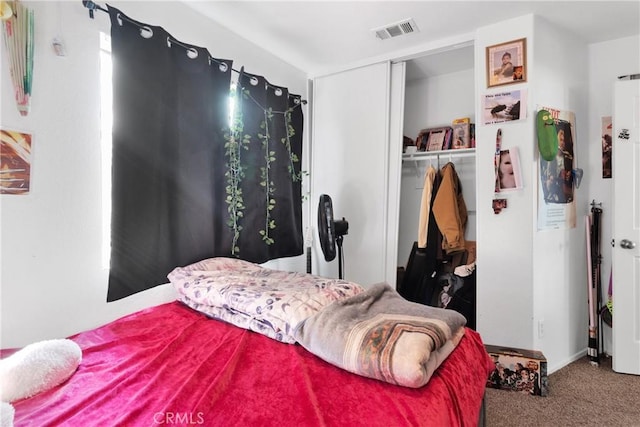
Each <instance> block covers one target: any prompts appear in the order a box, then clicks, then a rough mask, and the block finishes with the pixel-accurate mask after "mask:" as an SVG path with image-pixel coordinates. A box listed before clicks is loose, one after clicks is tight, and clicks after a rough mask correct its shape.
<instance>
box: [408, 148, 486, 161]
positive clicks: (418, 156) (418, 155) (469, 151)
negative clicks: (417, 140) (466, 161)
mask: <svg viewBox="0 0 640 427" xmlns="http://www.w3.org/2000/svg"><path fill="white" fill-rule="evenodd" d="M475 155H476V149H475V148H462V149H452V150H440V151H418V152H415V153H403V154H402V160H413V161H419V160H431V159H438V160H440V157H451V158H453V157H455V158H461V157H474V156H475Z"/></svg>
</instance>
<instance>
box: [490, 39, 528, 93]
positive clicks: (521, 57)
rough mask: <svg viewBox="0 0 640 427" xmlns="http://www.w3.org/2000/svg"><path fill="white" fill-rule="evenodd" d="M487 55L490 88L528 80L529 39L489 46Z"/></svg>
mask: <svg viewBox="0 0 640 427" xmlns="http://www.w3.org/2000/svg"><path fill="white" fill-rule="evenodd" d="M486 55H487V58H486V61H487V87H488V88H490V87H494V86H501V85H507V84H513V83H524V82H526V81H527V39H518V40H512V41H509V42H506V43H500V44H496V45H493V46H488V47H487V49H486Z"/></svg>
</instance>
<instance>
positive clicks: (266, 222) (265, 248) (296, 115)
mask: <svg viewBox="0 0 640 427" xmlns="http://www.w3.org/2000/svg"><path fill="white" fill-rule="evenodd" d="M236 93H237V96H236V110H235V111H236V121H237V122H236V123H237V124H238V125H239V126H240V129H236V130H237V132H236V138H237V140H239V141H240V140H241V141H243V145H242V146H241V147H238V155H239V157H240V159H241V162H240V164H241V167H242V175H241V176H240V177H239V179H237V180H236V181H235V182H231V181H229V185H230V186H231V185H235V186H237V188H238V189H240V194H241V199H242V202H243V203H242V205H243V207H244V209H243V210H242V212H241V215H237V213H236V216H235V217H233V216H232V217H231V218H230V220H231V221H234V220H237V221H238V223H237V225H236V227H239V228H240V231H239V233H237V234H236V235H235V237H236V240H235V241H236V242H237V244H236V245H232V246H233V247H234V255H235V256H238V257H240V258H242V259H246V260H250V261H253V262H258V263H261V262H265V261H267V260H270V259H274V258H282V257H287V256H295V255H300V254H301V253H302V251H303V238H302V198H301V180H302V172H301V170H300V163H301V161H300V159H301V156H302V122H303V116H302V108H301V105H302V104H301V100H300V97H299V96H297V95H291V94H289V92H288V90H287V89H286V88H283V87H277V86H274V85H272V84H270V83H269V82H268V81H267V80H266V79H265V78H264V77H262V76H257V75H251V74H248V73H245V72H241V73H240V76H239V77H238V83H237V90H236ZM228 189H229V190H230V191H231V193H234V194H235V192H236V190H235V189H234V188H228ZM232 228H233V227H232Z"/></svg>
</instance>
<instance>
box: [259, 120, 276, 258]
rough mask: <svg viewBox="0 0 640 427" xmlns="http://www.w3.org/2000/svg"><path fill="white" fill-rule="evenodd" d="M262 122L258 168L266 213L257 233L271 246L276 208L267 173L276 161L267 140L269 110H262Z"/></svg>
mask: <svg viewBox="0 0 640 427" xmlns="http://www.w3.org/2000/svg"><path fill="white" fill-rule="evenodd" d="M263 113H264V120H263V121H262V123H260V129H262V130H263V132H264V133H258V138H260V140H261V141H262V149H263V150H264V166H262V167H261V168H260V178H261V179H262V180H261V181H260V186H261V187H263V188H264V194H265V202H266V206H267V208H266V212H265V224H264V229H262V230H260V231H259V233H260V235H261V236H262V241H263V242H265V243H266V244H267V245H272V244H273V243H274V240H273V238H272V237H271V236H270V235H269V230H273V229H274V228H276V222H275V220H273V219H271V211H272V210H273V208H275V206H276V200H275V199H274V198H273V194H274V192H275V191H276V188H275V185H274V183H273V181H271V178H270V177H269V172H270V171H271V163H272V162H275V161H276V157H275V155H276V152H275V151H271V150H270V148H269V140H270V139H271V134H270V133H269V124H270V123H271V121H272V119H273V110H272V109H271V108H267V109H263Z"/></svg>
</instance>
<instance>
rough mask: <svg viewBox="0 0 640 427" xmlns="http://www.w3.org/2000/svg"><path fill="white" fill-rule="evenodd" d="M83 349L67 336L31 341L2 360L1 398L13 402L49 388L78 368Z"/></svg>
mask: <svg viewBox="0 0 640 427" xmlns="http://www.w3.org/2000/svg"><path fill="white" fill-rule="evenodd" d="M81 360H82V350H81V349H80V346H78V344H76V343H75V342H73V341H71V340H68V339H57V340H48V341H40V342H37V343H33V344H29V345H28V346H26V347H24V348H22V349H21V350H18V351H17V352H15V353H14V354H12V355H11V356H9V357H7V358H5V359H2V360H0V400H1V401H3V402H13V401H16V400H20V399H24V398H26V397H31V396H33V395H35V394H38V393H40V392H43V391H45V390H49V389H50V388H53V387H55V386H57V385H58V384H60V383H62V382H64V381H65V380H67V378H69V377H70V376H71V375H72V374H73V373H74V372H75V371H76V369H77V368H78V365H79V364H80V361H81Z"/></svg>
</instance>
